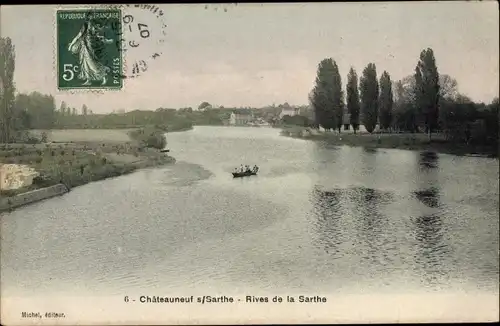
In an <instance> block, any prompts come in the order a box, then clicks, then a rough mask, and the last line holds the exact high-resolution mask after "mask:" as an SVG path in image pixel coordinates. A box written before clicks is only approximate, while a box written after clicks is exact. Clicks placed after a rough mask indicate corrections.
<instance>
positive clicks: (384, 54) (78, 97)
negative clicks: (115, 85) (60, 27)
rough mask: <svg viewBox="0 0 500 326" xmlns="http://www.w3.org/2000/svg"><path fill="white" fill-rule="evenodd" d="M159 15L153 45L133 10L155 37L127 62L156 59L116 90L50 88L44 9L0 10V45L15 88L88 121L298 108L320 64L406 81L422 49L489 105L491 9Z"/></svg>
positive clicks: (324, 6) (348, 6)
mask: <svg viewBox="0 0 500 326" xmlns="http://www.w3.org/2000/svg"><path fill="white" fill-rule="evenodd" d="M158 6H160V7H161V8H162V9H163V10H164V12H165V14H164V16H163V20H164V23H165V24H166V25H167V27H166V32H167V33H166V37H164V40H165V41H164V42H163V43H159V42H158V40H159V39H160V37H159V36H161V33H160V31H161V28H162V23H161V21H160V20H159V19H158V18H156V16H155V15H152V14H151V13H149V12H147V11H146V10H142V12H141V13H140V14H139V13H137V17H140V19H142V21H143V22H144V23H145V24H149V26H150V29H151V32H152V34H154V35H153V36H155V37H152V38H151V39H152V40H153V41H150V42H149V43H148V44H145V43H143V44H141V46H140V47H138V48H136V49H135V52H134V53H132V52H131V53H130V54H128V55H130V56H131V58H128V57H127V58H126V59H127V61H133V60H132V59H134V58H142V57H147V56H148V55H150V54H153V53H155V52H162V55H161V56H160V57H158V58H156V59H155V60H153V61H151V62H150V65H149V68H148V71H146V72H145V73H143V74H142V75H141V76H140V77H137V78H135V79H130V80H127V81H126V86H125V88H124V89H123V90H121V91H119V92H107V93H104V94H95V93H88V92H87V93H79V94H71V93H67V92H59V91H58V90H57V88H56V78H55V73H54V71H55V70H54V68H55V65H54V61H55V56H54V35H55V28H54V17H55V9H56V8H55V7H54V6H53V5H43V6H26V5H18V6H2V9H1V10H2V12H1V33H2V36H4V37H5V36H8V37H10V38H12V41H13V43H14V44H15V47H16V71H15V82H16V86H17V89H18V91H20V92H30V91H34V90H37V91H40V92H43V93H50V94H53V95H54V96H55V97H56V100H57V103H58V105H59V103H60V102H61V101H62V100H64V101H66V102H67V103H68V104H69V105H71V106H74V107H77V108H80V107H81V106H82V104H83V103H86V104H87V106H88V107H89V109H91V110H93V111H94V112H96V113H97V112H109V111H112V110H117V109H125V110H127V111H128V110H133V109H156V108H158V107H170V108H179V107H186V106H191V107H193V108H195V107H197V106H198V105H199V104H200V103H201V102H202V101H208V102H210V103H212V104H214V105H224V106H228V107H229V106H256V107H260V106H264V105H267V104H272V103H276V104H279V103H283V102H285V101H286V102H289V103H290V104H306V103H307V95H308V92H309V91H310V89H311V88H312V86H313V82H314V78H315V74H316V68H317V64H318V63H319V61H321V60H322V59H323V58H326V57H332V58H333V59H334V60H336V61H337V64H338V65H339V69H340V73H341V75H342V78H343V85H344V86H345V82H346V76H347V73H348V71H349V68H350V66H353V67H354V68H355V69H356V70H357V72H358V75H360V74H361V71H362V70H363V68H364V67H365V66H366V65H367V64H368V63H369V62H374V63H375V64H376V67H377V73H378V75H379V76H380V74H381V73H382V72H383V71H384V70H387V71H388V72H389V74H390V75H391V78H392V79H393V80H397V79H400V78H402V77H405V76H407V75H409V74H412V73H413V72H414V69H415V65H416V63H417V60H418V57H419V54H420V51H421V50H422V49H424V48H427V47H430V48H432V49H433V50H434V53H435V56H436V61H437V65H438V69H439V72H440V73H441V74H449V75H451V76H452V77H454V78H456V79H457V81H458V85H459V90H460V91H461V92H462V93H464V94H466V95H468V96H469V97H471V98H472V99H473V100H476V101H484V102H487V103H489V102H490V101H491V100H492V99H493V97H495V96H498V89H499V67H498V62H499V33H498V24H499V18H498V16H499V12H498V4H497V2H496V1H491V2H436V3H432V2H421V3H419V2H413V3H412V2H406V3H403V2H400V3H396V2H391V3H389V2H381V3H330V4H328V3H316V4H315V3H307V4H306V3H304V4H263V5H261V4H238V5H237V6H235V5H230V4H223V5H208V7H207V8H205V5H162V4H159V5H158ZM216 9H217V10H216ZM141 15H142V16H141ZM138 19H139V18H138ZM131 37H132V36H131ZM132 57H133V58H132Z"/></svg>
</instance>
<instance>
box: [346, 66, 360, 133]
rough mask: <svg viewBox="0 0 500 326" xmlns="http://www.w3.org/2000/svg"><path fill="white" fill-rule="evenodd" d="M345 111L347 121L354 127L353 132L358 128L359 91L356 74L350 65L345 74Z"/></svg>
mask: <svg viewBox="0 0 500 326" xmlns="http://www.w3.org/2000/svg"><path fill="white" fill-rule="evenodd" d="M346 88H347V90H346V91H347V111H348V112H349V114H350V121H349V123H350V124H351V125H352V129H354V133H356V130H358V128H359V91H358V75H357V74H356V71H355V70H354V68H352V67H351V69H350V70H349V74H348V75H347V86H346Z"/></svg>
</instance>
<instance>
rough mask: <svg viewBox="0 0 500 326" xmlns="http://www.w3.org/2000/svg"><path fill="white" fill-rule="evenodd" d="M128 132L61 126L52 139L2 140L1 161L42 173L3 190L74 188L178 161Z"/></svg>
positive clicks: (17, 192) (3, 193) (54, 132)
mask: <svg viewBox="0 0 500 326" xmlns="http://www.w3.org/2000/svg"><path fill="white" fill-rule="evenodd" d="M126 132H127V131H123V130H90V131H87V130H79V131H78V132H75V131H74V130H57V131H52V132H50V133H49V139H50V141H52V142H51V143H45V144H29V145H28V144H0V163H7V164H9V163H10V164H26V165H29V166H30V167H33V168H34V169H35V170H36V171H37V172H39V173H40V177H39V178H36V180H35V182H34V184H33V185H31V186H29V187H24V188H21V189H16V190H9V191H3V192H2V193H1V194H0V195H2V196H13V195H17V194H19V193H24V192H26V191H30V190H33V189H37V188H42V187H47V186H51V185H55V184H58V183H64V184H65V185H66V186H67V187H69V188H72V187H76V186H80V185H83V184H86V183H89V182H92V181H97V180H103V179H106V178H110V177H116V176H119V175H123V174H127V173H130V172H133V171H135V170H137V169H139V168H145V167H153V166H158V165H162V164H168V163H174V162H175V159H174V158H173V157H170V156H168V155H167V154H165V153H161V152H160V151H159V150H158V149H154V148H147V147H144V146H142V145H141V144H139V143H138V142H137V141H134V140H132V139H130V138H129V137H128V135H127V133H126Z"/></svg>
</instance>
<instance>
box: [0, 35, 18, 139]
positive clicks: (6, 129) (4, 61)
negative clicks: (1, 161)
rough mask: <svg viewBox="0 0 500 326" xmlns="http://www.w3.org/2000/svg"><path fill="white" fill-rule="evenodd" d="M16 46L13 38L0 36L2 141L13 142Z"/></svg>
mask: <svg viewBox="0 0 500 326" xmlns="http://www.w3.org/2000/svg"><path fill="white" fill-rule="evenodd" d="M15 57H16V55H15V47H14V45H13V44H12V40H11V39H10V38H9V37H7V38H3V37H1V38H0V143H6V142H11V141H12V140H13V137H14V131H15V130H14V125H15V122H14V101H15V85H14V70H15V68H16V58H15Z"/></svg>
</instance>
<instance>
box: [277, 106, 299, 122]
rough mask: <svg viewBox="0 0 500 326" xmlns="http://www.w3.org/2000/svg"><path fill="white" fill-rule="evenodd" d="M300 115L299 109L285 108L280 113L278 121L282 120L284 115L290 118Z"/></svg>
mask: <svg viewBox="0 0 500 326" xmlns="http://www.w3.org/2000/svg"><path fill="white" fill-rule="evenodd" d="M299 114H300V109H299V108H294V107H291V106H285V107H283V109H282V110H281V112H280V119H283V117H284V116H285V115H289V116H291V117H293V116H296V115H299Z"/></svg>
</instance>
